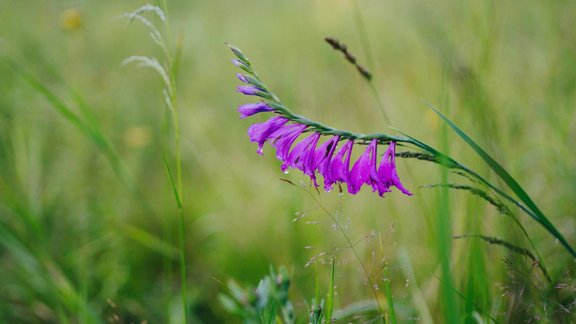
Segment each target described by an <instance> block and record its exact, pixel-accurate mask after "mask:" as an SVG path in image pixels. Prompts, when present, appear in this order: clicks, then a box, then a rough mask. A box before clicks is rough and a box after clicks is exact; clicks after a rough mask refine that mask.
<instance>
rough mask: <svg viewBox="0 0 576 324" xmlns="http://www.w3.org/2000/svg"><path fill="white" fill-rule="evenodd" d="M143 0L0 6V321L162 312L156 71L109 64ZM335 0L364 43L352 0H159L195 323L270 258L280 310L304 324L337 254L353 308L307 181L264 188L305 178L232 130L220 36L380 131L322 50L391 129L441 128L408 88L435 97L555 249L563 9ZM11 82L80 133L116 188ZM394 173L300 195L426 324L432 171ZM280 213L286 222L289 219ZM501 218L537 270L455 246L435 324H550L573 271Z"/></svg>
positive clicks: (479, 223)
mask: <svg viewBox="0 0 576 324" xmlns="http://www.w3.org/2000/svg"><path fill="white" fill-rule="evenodd" d="M145 3H146V2H144V1H122V2H118V1H109V0H106V1H104V0H102V1H56V0H45V1H30V0H23V1H7V0H0V59H1V60H2V63H1V64H0V264H1V266H0V285H1V286H2V287H3V288H2V292H1V293H0V319H1V320H2V321H5V322H62V323H66V322H70V323H76V322H89V323H92V322H105V321H112V322H114V321H117V322H141V321H144V320H147V321H148V322H150V323H157V322H169V321H171V322H175V323H178V322H179V321H181V318H179V316H180V311H179V309H180V308H181V305H179V302H180V299H179V293H178V289H179V284H178V278H179V276H178V272H177V270H178V262H177V260H178V259H177V246H178V241H177V235H176V234H177V231H176V228H177V218H176V215H177V214H176V206H175V204H174V202H173V197H172V192H171V191H170V190H171V189H170V187H169V183H168V181H167V179H166V175H165V172H164V166H163V162H162V154H163V152H164V151H166V150H170V144H169V139H168V137H167V133H166V130H165V129H166V118H165V116H166V111H165V108H164V106H163V98H162V94H161V83H160V81H159V80H158V78H157V77H156V75H155V74H153V73H151V72H150V71H149V70H145V69H139V68H136V67H135V66H121V62H122V60H123V59H125V58H126V57H129V56H131V55H147V56H153V55H156V56H160V55H161V53H160V51H159V50H158V48H157V47H156V46H155V45H154V44H153V42H152V41H151V40H150V38H149V37H148V31H147V30H146V29H145V28H143V27H142V26H141V25H140V24H135V23H133V24H127V22H126V20H125V19H122V18H119V17H120V16H121V15H122V14H123V13H126V12H130V11H132V10H134V9H136V8H138V7H140V6H142V5H143V4H145ZM357 4H358V8H359V10H360V13H361V17H362V21H363V22H364V24H365V28H366V32H367V33H366V34H367V37H368V39H369V41H370V43H369V48H370V51H369V54H367V53H365V51H364V49H363V46H362V39H361V32H360V29H359V25H358V22H359V21H358V20H357V17H356V16H355V10H356V7H355V2H354V1H352V0H314V1H313V0H290V1H256V0H251V1H243V2H242V3H241V4H239V3H232V2H230V1H222V0H215V1H202V2H189V1H175V0H173V1H168V6H169V8H168V9H169V15H170V20H171V23H172V32H173V37H174V39H176V40H177V42H180V44H182V57H181V63H180V66H179V70H178V79H177V83H178V99H179V105H180V114H181V115H180V116H181V120H180V123H181V125H180V127H181V129H182V135H183V138H182V151H183V166H184V198H185V202H186V205H185V217H186V243H187V245H186V255H187V259H188V290H189V291H188V296H189V303H190V305H189V308H190V312H191V315H192V321H193V322H207V323H212V322H224V321H230V320H231V318H230V317H229V315H227V314H226V313H225V312H224V311H223V308H222V306H221V305H220V304H219V303H218V301H217V295H218V294H219V293H222V292H225V291H226V287H225V283H226V282H227V280H228V279H230V278H235V279H236V280H238V281H239V282H241V283H245V284H254V285H255V284H256V283H257V281H258V280H259V278H261V277H262V276H263V275H265V274H266V273H267V272H268V268H269V265H274V266H277V265H286V266H288V268H289V269H290V271H291V273H292V275H293V282H292V288H291V293H292V298H293V301H294V302H295V306H296V309H297V310H298V311H299V313H301V314H304V315H302V316H305V314H307V312H308V310H307V307H308V306H309V304H308V305H306V302H308V303H309V301H310V300H311V298H313V297H314V292H315V287H316V281H318V284H319V287H320V289H321V290H322V291H324V292H323V293H325V292H327V291H328V281H329V276H330V265H329V264H328V260H329V257H330V256H334V257H335V258H336V267H335V269H336V270H335V283H336V289H335V295H336V297H335V308H336V309H340V308H344V307H346V306H347V305H350V304H352V303H354V302H358V301H364V300H370V299H373V295H372V293H371V292H370V287H368V286H367V283H366V278H365V275H364V273H363V272H362V270H361V267H360V264H359V263H358V261H357V260H356V259H355V258H354V256H353V254H352V252H351V251H350V250H349V249H346V248H345V246H346V242H345V240H344V238H343V237H342V235H341V234H340V233H339V232H338V231H336V230H334V226H333V224H332V222H331V220H330V219H329V218H328V217H326V215H324V214H323V213H322V212H321V210H320V209H319V208H318V206H317V204H316V203H315V202H314V201H313V200H311V199H310V198H309V196H308V195H307V194H306V193H305V192H302V191H301V190H298V189H297V188H295V187H293V186H290V185H289V184H287V183H286V182H283V181H280V180H279V179H280V178H283V177H286V178H287V179H289V180H291V181H293V182H295V183H299V182H300V181H305V182H306V183H307V180H306V177H305V176H303V175H301V174H299V173H298V172H290V173H289V174H288V175H283V174H282V173H281V172H280V170H279V165H280V163H279V162H278V161H277V160H276V159H275V157H274V154H273V150H272V149H271V148H270V147H265V149H264V152H265V154H264V156H262V157H260V156H258V155H256V154H255V150H256V147H255V145H253V144H251V143H249V141H248V138H247V135H246V129H247V127H248V126H249V125H250V124H251V123H253V122H254V121H255V120H258V121H260V120H263V119H264V117H261V116H256V117H254V118H252V119H251V120H239V119H238V114H237V113H236V111H235V107H236V106H237V105H239V104H241V103H244V102H248V101H247V99H246V98H245V97H241V96H240V95H239V94H238V93H236V92H235V89H234V87H235V85H237V84H238V81H237V80H236V79H235V77H234V73H236V70H235V67H234V66H233V65H232V64H231V63H230V60H231V58H232V55H231V53H230V52H229V51H228V49H227V47H226V46H225V45H224V42H230V43H232V44H235V45H237V46H239V47H240V48H241V49H242V50H243V51H244V53H245V54H247V55H248V56H249V57H250V59H251V61H252V62H253V63H254V65H255V67H256V69H257V71H258V72H259V74H260V76H261V77H262V78H263V79H264V80H265V81H266V82H267V84H268V85H269V86H270V87H271V88H272V89H273V90H274V91H275V92H276V94H278V95H279V96H280V97H281V98H282V100H283V101H284V103H285V104H286V105H287V106H289V107H291V108H292V109H293V110H294V111H295V112H298V113H300V114H303V115H306V116H308V117H310V118H312V119H316V120H320V121H322V122H324V123H326V124H328V125H331V126H334V127H336V128H343V129H349V130H353V131H359V132H363V133H371V132H392V131H391V130H390V129H388V128H386V124H385V123H384V120H383V118H382V117H381V115H380V113H379V112H378V108H377V103H376V101H375V99H374V97H373V96H372V94H371V91H370V88H369V87H368V86H367V85H366V84H365V82H364V81H363V80H362V79H361V77H360V76H359V75H358V74H357V73H356V71H354V69H353V67H352V66H350V65H348V64H346V63H345V62H344V60H343V59H342V57H341V56H340V55H339V54H338V53H335V52H333V51H332V50H331V49H330V47H329V46H328V45H326V44H325V43H324V42H323V38H324V37H325V36H334V37H336V38H339V39H340V40H341V41H343V42H344V43H346V44H347V45H348V47H349V49H350V50H351V51H352V52H353V53H355V54H356V56H357V57H358V59H359V60H360V62H361V63H365V64H366V65H368V66H369V68H370V69H371V71H372V72H373V74H374V75H375V85H376V87H377V89H378V91H379V93H380V96H381V97H382V99H383V101H384V104H385V106H386V109H387V113H388V115H390V117H391V120H392V125H393V126H395V127H396V128H398V129H400V130H402V131H404V132H406V133H408V134H410V135H411V136H413V137H416V138H419V139H421V140H424V141H425V142H427V143H429V144H431V145H434V146H437V147H438V146H440V144H439V143H440V133H441V132H440V126H441V122H440V120H438V118H437V117H435V116H434V115H433V114H432V113H431V112H430V111H428V109H427V108H426V107H425V105H423V104H422V102H421V99H425V100H427V101H430V102H433V103H435V104H436V105H437V106H439V107H441V108H442V109H443V111H445V112H447V113H448V115H449V116H450V118H451V119H452V120H454V121H455V122H456V123H457V124H459V126H460V127H461V128H463V129H465V130H466V131H467V132H468V133H469V134H471V135H472V137H473V138H475V139H476V140H477V141H478V142H479V143H481V144H482V145H483V146H484V147H485V148H487V150H488V151H489V152H490V153H491V154H493V156H495V157H496V158H497V160H498V161H500V162H501V163H502V164H503V165H504V166H505V167H506V168H507V169H508V170H509V171H510V172H511V173H512V174H513V175H514V176H515V177H516V178H517V179H518V180H519V181H520V183H521V184H522V185H524V186H525V188H526V189H527V191H528V192H529V193H530V194H531V195H532V197H534V198H535V200H536V202H537V204H538V205H539V206H540V207H541V209H542V210H543V211H544V212H545V213H546V214H547V215H548V216H549V217H550V219H551V220H552V222H553V223H554V224H555V225H556V226H557V227H558V228H559V229H560V231H561V232H562V233H563V234H564V235H565V236H566V238H567V239H568V241H569V242H575V241H576V231H575V230H576V224H575V219H574V210H575V202H574V197H576V185H575V184H576V171H575V170H574V165H576V164H575V163H576V154H574V150H573V144H571V142H572V139H574V138H575V137H576V114H575V109H574V108H575V104H576V43H575V42H574V39H576V17H575V15H576V3H575V2H570V1H558V2H541V1H533V0H528V1H524V2H522V3H520V2H518V3H515V2H496V1H479V0H478V1H477V0H471V1H466V2H460V1H437V2H427V3H422V2H419V1H372V0H358V1H357ZM367 55H368V56H370V55H371V56H372V60H373V64H370V60H369V59H367V58H366V57H367ZM371 65H372V66H371ZM26 76H30V77H32V78H33V79H35V80H37V81H38V82H39V83H40V84H42V85H43V86H45V87H46V88H47V89H48V90H49V91H51V92H52V93H54V94H55V96H57V98H59V100H61V101H62V102H63V103H64V104H65V105H67V106H68V107H71V109H73V111H74V112H75V113H76V114H78V115H79V116H83V117H82V118H83V120H84V121H86V124H87V125H97V126H95V129H99V130H100V132H101V134H103V136H104V137H105V138H106V140H107V141H108V142H109V143H110V145H111V146H112V147H113V148H114V151H115V152H116V154H117V156H118V158H119V161H120V162H118V163H119V164H120V165H122V167H121V168H122V170H124V171H120V173H122V172H126V174H127V176H126V179H128V180H126V179H123V178H122V177H121V176H119V172H118V171H115V169H114V167H113V163H110V161H111V160H110V159H109V158H107V157H106V155H105V154H104V153H103V151H102V149H100V148H99V147H98V146H97V145H95V144H94V141H91V140H90V138H89V137H87V136H86V133H85V132H83V131H82V130H81V129H82V128H81V127H80V128H78V127H75V126H74V125H73V124H72V123H70V122H69V120H67V119H65V118H63V116H62V114H61V113H59V112H58V111H57V110H55V109H54V108H55V107H54V105H53V104H51V103H50V102H49V101H48V100H47V99H46V97H45V96H43V95H42V94H41V93H40V92H39V90H38V87H36V88H35V87H33V86H31V85H30V84H29V82H27V81H26ZM79 98H82V99H79ZM82 102H84V103H82ZM82 107H84V110H83V108H82ZM90 112H91V113H93V116H91V113H90ZM448 142H449V146H450V152H452V154H451V155H452V156H453V157H455V158H456V159H458V160H459V161H461V162H463V163H464V164H466V165H469V166H471V167H473V168H474V169H476V170H477V171H479V172H480V173H481V174H483V175H485V176H487V177H488V178H490V179H492V180H494V181H496V179H495V177H493V176H490V174H489V172H488V169H487V168H485V167H484V166H483V165H482V164H481V163H480V161H479V160H478V158H477V157H476V156H475V155H474V154H473V153H472V152H471V150H470V149H468V148H467V147H466V145H465V144H464V143H462V141H460V140H459V139H458V138H457V137H455V136H454V135H453V134H451V133H448ZM399 174H400V176H401V177H402V179H403V181H404V184H405V185H406V186H407V187H408V188H409V189H410V190H412V191H413V192H414V193H415V195H414V196H413V197H406V196H403V195H401V194H400V193H399V192H393V193H391V194H388V195H387V196H386V198H384V199H381V198H379V197H378V196H377V195H374V194H372V193H370V192H369V191H368V190H363V191H362V192H361V193H360V194H358V195H357V196H349V195H343V196H341V195H339V194H338V193H337V192H331V193H321V194H320V197H321V201H322V204H323V206H325V207H326V208H327V209H328V210H330V211H331V212H332V213H334V214H336V215H337V216H338V217H339V220H340V221H341V223H342V224H343V225H344V226H345V227H346V229H347V231H348V233H349V235H350V237H351V238H352V241H354V242H360V243H358V244H357V245H356V248H357V249H358V251H359V253H360V255H361V256H362V258H363V261H364V263H365V265H366V267H367V268H368V270H369V272H370V276H371V278H372V279H373V280H374V281H375V282H376V283H377V284H378V285H382V284H383V280H389V282H390V283H391V289H392V295H393V296H394V303H395V305H396V316H397V317H398V319H399V321H400V322H404V321H410V320H413V321H423V322H428V321H436V322H443V321H444V320H447V319H446V318H445V314H447V312H446V310H444V311H442V307H443V306H442V304H443V298H442V297H441V295H440V290H441V288H440V287H441V285H442V283H441V282H440V280H439V274H440V266H439V262H438V246H439V239H438V236H437V233H438V229H437V228H436V226H437V224H438V222H437V217H438V212H437V211H438V203H439V199H438V195H439V191H438V189H427V188H420V187H419V186H421V185H426V184H436V183H439V182H440V181H441V174H440V172H439V171H438V167H437V166H435V165H431V164H426V163H424V162H419V161H414V160H406V161H400V162H399ZM449 177H450V178H449V181H450V182H458V181H460V182H462V181H463V180H462V178H458V177H454V176H452V175H450V176H449ZM449 202H450V205H449V210H450V214H451V219H452V233H453V234H455V235H461V234H484V235H488V236H493V237H498V238H501V239H505V240H507V241H510V242H513V243H514V244H516V245H518V246H521V247H525V248H531V247H530V244H529V242H528V241H527V240H526V238H525V236H523V234H522V233H521V231H520V230H519V228H518V227H517V226H516V225H515V224H514V222H513V221H512V220H511V219H510V218H509V217H507V216H502V215H499V214H498V213H497V211H495V210H494V208H492V207H490V206H487V205H486V204H485V202H484V201H481V200H479V199H478V198H476V197H472V196H470V195H469V194H467V193H465V192H462V191H455V192H454V191H453V192H451V195H450V200H449ZM298 212H303V213H305V215H306V216H305V217H304V218H302V219H301V220H299V221H296V222H293V221H292V220H293V219H294V218H295V217H296V216H295V213H298ZM514 212H515V213H516V214H517V216H518V218H519V219H520V221H521V223H522V224H523V225H524V226H525V227H526V230H527V232H528V233H529V235H530V238H531V239H532V240H533V242H534V245H535V246H536V248H537V251H538V253H539V254H540V256H541V257H542V258H543V261H544V264H545V266H546V267H547V269H548V271H549V273H550V276H551V277H552V279H553V282H552V283H548V282H546V280H545V279H544V278H543V277H542V275H541V273H539V272H538V270H537V269H536V267H535V266H534V265H532V264H530V262H529V260H526V259H525V258H522V257H520V256H518V255H516V254H514V253H511V252H510V251H509V250H508V249H505V248H503V247H501V246H497V245H489V244H486V243H485V242H483V241H481V240H478V239H458V240H453V241H452V242H451V249H452V262H451V267H452V272H453V279H454V285H455V287H454V289H456V290H458V291H459V293H460V294H461V296H460V295H459V296H457V297H456V298H457V305H458V306H457V307H459V308H460V312H458V313H459V314H461V315H460V317H459V318H458V319H457V320H458V321H472V320H473V319H474V318H476V319H478V318H480V319H484V320H488V317H487V316H486V314H490V315H491V316H493V317H495V318H497V319H498V320H499V321H503V322H507V321H509V322H515V321H518V320H523V321H526V320H548V321H551V322H558V321H566V322H569V321H570V319H574V315H573V312H574V308H575V306H574V301H575V295H576V288H575V286H574V283H573V272H574V269H575V264H574V260H573V259H572V258H570V256H569V254H568V253H567V252H566V251H565V250H563V249H562V247H561V246H560V245H559V244H557V243H556V242H554V241H553V240H552V239H551V237H550V235H548V233H546V232H545V231H543V230H542V229H541V228H540V227H539V226H537V225H536V224H535V223H534V222H533V221H532V220H531V219H529V218H528V217H526V216H525V215H520V214H518V211H517V210H514ZM322 252H325V253H326V254H324V255H321V256H320V257H318V258H315V256H317V255H319V254H321V253H322ZM311 259H313V260H315V262H312V263H310V265H309V266H305V265H306V264H307V263H308V262H309V261H310V260H311ZM383 267H385V268H386V272H384V271H383ZM384 273H386V278H385V277H384V275H383V274H384ZM382 287H383V286H381V288H380V289H383V288H382ZM382 299H384V297H383V296H382ZM382 305H385V303H382ZM479 310H481V311H479ZM475 313H478V314H479V315H478V314H476V315H475ZM114 316H118V319H116V318H115V317H114ZM475 316H476V317H475Z"/></svg>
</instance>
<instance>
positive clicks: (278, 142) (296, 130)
mask: <svg viewBox="0 0 576 324" xmlns="http://www.w3.org/2000/svg"><path fill="white" fill-rule="evenodd" d="M306 127H307V126H306V125H302V124H291V125H288V126H284V127H282V128H280V129H278V130H277V131H275V132H274V133H273V134H271V135H270V139H274V142H273V143H272V145H273V146H275V147H276V157H277V158H278V160H280V161H283V162H284V163H283V164H282V171H284V172H286V168H287V167H288V165H287V164H286V161H287V160H288V154H289V152H290V147H291V146H292V144H293V143H294V141H295V140H296V139H297V138H298V136H300V134H302V132H303V131H304V130H305V129H306Z"/></svg>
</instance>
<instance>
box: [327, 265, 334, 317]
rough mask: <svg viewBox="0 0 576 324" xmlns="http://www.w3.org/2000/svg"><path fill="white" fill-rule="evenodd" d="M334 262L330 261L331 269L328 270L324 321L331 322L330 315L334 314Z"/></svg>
mask: <svg viewBox="0 0 576 324" xmlns="http://www.w3.org/2000/svg"><path fill="white" fill-rule="evenodd" d="M335 264H336V260H335V259H332V268H331V270H330V283H329V286H328V295H327V296H326V321H327V322H332V313H333V312H334V285H335V283H334V270H335V269H334V268H335Z"/></svg>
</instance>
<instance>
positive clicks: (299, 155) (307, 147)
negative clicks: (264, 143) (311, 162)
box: [282, 132, 320, 177]
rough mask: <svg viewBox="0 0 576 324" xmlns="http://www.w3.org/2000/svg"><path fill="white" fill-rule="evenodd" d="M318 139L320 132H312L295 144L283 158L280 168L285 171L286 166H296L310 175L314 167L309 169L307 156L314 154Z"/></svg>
mask: <svg viewBox="0 0 576 324" xmlns="http://www.w3.org/2000/svg"><path fill="white" fill-rule="evenodd" d="M318 139H320V134H319V133H316V132H314V133H312V134H311V135H310V136H308V137H306V138H305V139H304V140H302V141H301V142H300V143H298V144H296V146H294V148H293V149H292V151H291V152H290V154H288V159H286V160H284V163H283V164H282V170H283V171H285V170H286V168H287V167H291V168H297V169H300V170H301V171H302V172H304V173H305V174H307V175H309V176H310V177H312V175H313V174H314V169H312V170H310V168H309V166H308V165H307V164H308V163H307V162H308V159H309V156H310V155H311V154H314V150H315V148H316V144H317V143H318Z"/></svg>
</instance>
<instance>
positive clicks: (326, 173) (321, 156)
mask: <svg viewBox="0 0 576 324" xmlns="http://www.w3.org/2000/svg"><path fill="white" fill-rule="evenodd" d="M339 140H340V136H338V135H335V136H332V138H330V139H329V140H327V141H326V142H324V144H322V145H321V146H320V147H319V148H318V149H316V151H315V152H314V156H313V157H312V161H311V162H310V165H311V167H314V169H315V170H316V169H318V172H319V173H320V174H321V175H322V176H323V177H324V179H326V178H327V177H328V178H329V177H331V169H330V161H332V156H333V155H334V151H335V150H336V146H337V145H338V141H339ZM314 180H316V179H315V178H314ZM314 184H315V185H317V184H316V181H314ZM331 189H332V187H331V185H330V186H326V180H324V190H326V191H330V190H331Z"/></svg>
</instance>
